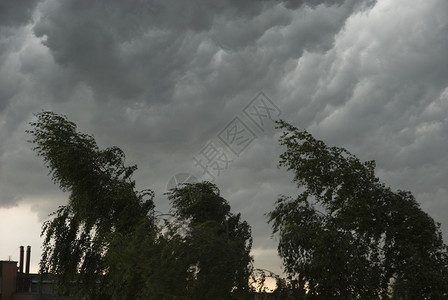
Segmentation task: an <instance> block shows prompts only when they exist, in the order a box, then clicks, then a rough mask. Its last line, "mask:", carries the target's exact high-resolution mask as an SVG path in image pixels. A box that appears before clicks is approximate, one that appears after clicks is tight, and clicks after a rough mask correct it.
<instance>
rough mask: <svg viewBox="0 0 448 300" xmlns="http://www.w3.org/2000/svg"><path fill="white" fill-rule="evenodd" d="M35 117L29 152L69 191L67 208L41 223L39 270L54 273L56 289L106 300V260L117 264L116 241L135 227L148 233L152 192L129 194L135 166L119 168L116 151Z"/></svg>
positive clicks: (49, 117)
mask: <svg viewBox="0 0 448 300" xmlns="http://www.w3.org/2000/svg"><path fill="white" fill-rule="evenodd" d="M37 117H38V120H37V122H35V123H32V124H31V125H32V126H33V127H34V130H32V131H29V133H30V134H32V137H33V139H32V142H33V143H34V144H35V145H36V146H35V148H34V150H35V151H36V152H37V154H38V155H39V156H41V157H43V159H44V162H45V164H46V166H47V167H48V168H49V171H50V175H51V176H52V179H53V180H54V182H55V183H57V184H59V186H60V188H61V189H62V190H64V191H66V192H69V202H68V204H67V205H65V206H61V207H60V208H59V209H58V210H57V211H56V212H55V213H54V214H53V219H51V220H49V221H47V222H45V223H44V225H43V230H42V235H44V236H45V239H44V244H43V254H42V259H41V263H40V268H41V272H42V273H44V274H53V275H57V276H55V278H56V279H57V282H58V286H59V287H60V288H61V290H67V289H69V290H71V291H74V292H75V293H76V294H79V295H88V296H89V297H90V298H91V299H101V298H107V299H111V297H110V295H111V294H114V293H115V291H114V289H117V288H118V287H119V285H118V284H117V282H116V281H115V280H114V278H113V277H112V276H110V274H111V272H110V270H111V264H110V261H111V260H121V257H119V258H118V257H114V256H116V255H117V252H118V251H117V250H116V249H114V247H116V246H117V244H116V241H117V240H118V239H119V238H121V237H126V238H133V235H134V234H136V232H137V231H136V228H138V227H139V226H144V227H145V229H146V230H147V231H148V232H151V230H153V228H154V220H153V217H152V215H153V207H154V205H153V200H152V199H153V193H152V192H151V191H150V190H147V191H142V192H137V191H135V183H134V181H133V180H132V174H133V172H134V171H135V170H136V166H130V167H127V166H125V165H124V153H123V152H122V151H121V150H120V149H119V148H116V147H112V148H107V149H105V150H100V149H99V148H98V146H97V145H96V143H95V140H94V138H93V137H92V136H90V135H86V134H82V133H79V132H77V131H76V125H75V124H74V123H72V122H69V121H68V120H67V119H66V118H65V117H64V116H59V115H57V114H54V113H51V112H43V113H40V114H38V115H37ZM142 224H143V225H142ZM136 264H138V262H136ZM136 264H134V265H133V266H132V268H133V267H135V266H136ZM80 282H82V283H83V284H82V285H78V284H77V283H80ZM99 283H101V284H99ZM72 284H75V285H76V288H72V287H71V286H72ZM120 299H122V298H120Z"/></svg>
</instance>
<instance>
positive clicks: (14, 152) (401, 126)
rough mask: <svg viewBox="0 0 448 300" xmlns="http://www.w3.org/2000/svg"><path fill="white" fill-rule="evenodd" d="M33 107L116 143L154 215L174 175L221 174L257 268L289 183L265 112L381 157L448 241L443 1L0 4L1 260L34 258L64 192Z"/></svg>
mask: <svg viewBox="0 0 448 300" xmlns="http://www.w3.org/2000/svg"><path fill="white" fill-rule="evenodd" d="M43 110H51V111H54V112H56V113H60V114H64V115H66V116H67V117H68V118H69V119H70V120H71V121H73V122H75V123H76V124H78V128H79V130H80V131H82V132H85V133H89V134H93V135H94V137H95V138H96V140H97V142H98V144H99V145H100V147H107V146H112V145H116V146H118V147H120V148H121V149H123V151H124V152H125V153H126V156H127V162H128V163H129V164H137V165H138V167H139V169H138V171H137V172H136V174H135V179H136V181H137V185H138V188H139V189H143V188H151V189H152V190H154V191H155V194H156V198H155V201H156V209H157V210H158V211H161V212H167V210H168V209H169V205H168V201H167V199H166V197H165V196H164V195H163V194H164V193H165V191H166V188H167V185H168V183H169V181H170V179H171V178H172V177H173V176H175V175H176V174H180V173H186V174H190V175H193V176H194V177H196V178H198V179H199V180H214V183H216V184H217V185H218V187H219V188H220V189H221V193H222V195H223V196H224V198H226V199H227V200H228V201H229V202H230V204H231V206H232V210H233V211H234V212H241V214H242V217H243V219H245V220H247V221H248V222H249V224H250V225H251V226H252V231H253V236H254V244H253V255H254V257H255V267H259V268H266V269H270V270H272V271H274V272H277V273H280V272H281V268H280V267H281V262H280V259H279V258H278V257H277V254H276V253H277V252H276V241H275V240H273V239H271V229H270V226H269V225H268V224H267V223H266V217H265V215H264V214H265V213H266V212H268V211H270V210H271V209H272V205H273V203H274V201H275V200H276V199H277V197H278V195H279V194H286V195H292V196H294V195H296V194H297V191H296V189H295V187H294V184H292V183H291V179H292V174H291V173H287V172H286V171H285V170H284V169H278V168H277V167H276V166H277V164H278V160H279V155H280V154H281V153H282V151H283V149H282V148H281V147H280V146H279V145H278V136H279V133H278V132H276V131H275V130H274V126H273V124H272V122H271V121H270V120H269V119H270V118H272V119H276V118H282V119H285V120H286V121H288V122H290V123H292V124H293V125H295V126H297V127H299V128H306V129H307V130H308V131H309V132H311V133H312V134H313V135H315V137H317V138H319V139H322V140H324V141H325V142H326V143H327V144H329V145H332V146H333V145H334V146H342V147H345V148H347V149H348V150H349V151H350V152H352V153H354V154H355V155H357V156H358V157H360V158H361V159H362V160H376V162H377V174H378V176H379V177H380V179H381V180H382V181H383V182H385V183H386V184H387V185H390V186H391V187H392V188H393V189H404V190H410V191H411V192H412V193H413V194H414V195H415V196H416V198H417V200H418V201H419V202H420V203H421V206H422V208H423V209H424V210H425V211H427V212H428V213H429V214H430V215H431V216H432V217H433V218H434V219H435V220H436V221H438V222H441V223H442V229H443V232H444V237H445V241H446V240H447V238H448V214H447V211H448V202H447V195H448V193H447V185H446V183H447V178H448V151H447V150H448V134H447V133H448V1H446V0H426V1H409V0H378V1H376V2H375V1H371V0H365V1H359V0H328V1H325V0H319V1H315V0H313V1H311V0H309V1H307V0H301V1H295V0H289V1H278V0H276V1H274V0H265V1H260V0H244V1H237V0H226V1H223V0H220V1H218V0H213V1H210V0H189V1H175V0H154V1H137V0H135V1H119V0H114V1H99V0H97V1H88V0H84V1H80V0H62V1H61V0H42V1H34V0H27V1H24V0H21V1H3V0H0V139H1V143H0V225H1V229H0V240H1V241H2V242H1V243H0V259H8V258H9V257H11V259H14V260H17V259H18V256H19V246H20V245H25V246H26V245H31V246H32V247H33V256H32V260H33V261H32V263H33V266H34V270H35V271H36V270H37V269H36V265H37V263H38V261H39V256H40V245H41V239H40V238H39V234H40V226H41V224H42V222H43V221H44V220H45V219H46V218H47V215H48V214H49V213H51V212H52V211H54V210H56V209H57V207H58V205H63V204H65V203H66V202H67V197H68V195H67V194H63V193H62V192H60V191H59V190H58V187H57V186H55V185H54V184H53V183H52V181H51V179H50V178H49V177H48V176H47V170H46V168H45V167H44V166H43V163H42V160H41V159H40V158H38V157H36V156H35V154H34V153H33V151H32V150H31V147H32V145H31V144H29V143H28V142H27V140H29V138H30V137H29V136H28V135H27V134H26V133H25V130H27V129H30V127H29V122H31V121H33V120H35V118H34V117H33V114H34V113H38V112H40V111H43ZM176 179H180V180H182V176H177V177H176Z"/></svg>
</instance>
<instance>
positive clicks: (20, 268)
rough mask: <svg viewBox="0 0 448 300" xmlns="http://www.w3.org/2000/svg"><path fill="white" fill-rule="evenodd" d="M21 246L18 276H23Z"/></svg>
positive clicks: (22, 251) (21, 248) (21, 247)
mask: <svg viewBox="0 0 448 300" xmlns="http://www.w3.org/2000/svg"><path fill="white" fill-rule="evenodd" d="M23 253H24V250H23V246H20V260H19V274H23Z"/></svg>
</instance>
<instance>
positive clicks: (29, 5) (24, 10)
mask: <svg viewBox="0 0 448 300" xmlns="http://www.w3.org/2000/svg"><path fill="white" fill-rule="evenodd" d="M38 2H39V0H23V1H2V2H0V26H11V27H15V26H17V25H23V24H26V23H28V22H29V21H30V18H31V16H32V14H33V12H34V9H35V7H36V5H37V3H38Z"/></svg>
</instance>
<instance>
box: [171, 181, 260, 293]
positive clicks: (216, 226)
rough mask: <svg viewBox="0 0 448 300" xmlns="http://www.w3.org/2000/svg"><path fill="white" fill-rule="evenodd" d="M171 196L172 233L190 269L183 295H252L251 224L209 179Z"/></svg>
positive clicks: (184, 188)
mask: <svg viewBox="0 0 448 300" xmlns="http://www.w3.org/2000/svg"><path fill="white" fill-rule="evenodd" d="M168 198H169V199H170V201H171V203H172V213H173V215H174V216H175V217H176V223H175V224H174V225H173V227H172V228H173V230H174V236H176V237H177V241H179V243H180V245H179V246H178V247H180V248H182V249H185V251H184V252H183V257H182V259H184V260H185V262H186V265H187V266H188V269H187V270H186V274H187V276H185V278H186V280H185V281H184V285H185V288H184V294H183V297H182V299H231V298H234V297H237V298H238V299H242V298H243V297H246V296H248V293H249V290H248V280H249V276H250V273H251V263H252V258H251V256H250V250H251V246H252V237H251V230H250V226H249V225H248V224H247V223H246V222H245V221H241V220H240V218H241V217H240V214H237V215H235V214H232V213H231V212H230V206H229V204H228V202H227V201H226V200H225V199H224V198H222V197H221V196H220V194H219V190H218V188H217V187H216V185H214V184H212V183H210V182H202V183H196V184H186V185H184V186H182V187H180V188H175V189H173V190H171V192H170V193H169V194H168ZM211 287H213V288H211Z"/></svg>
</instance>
